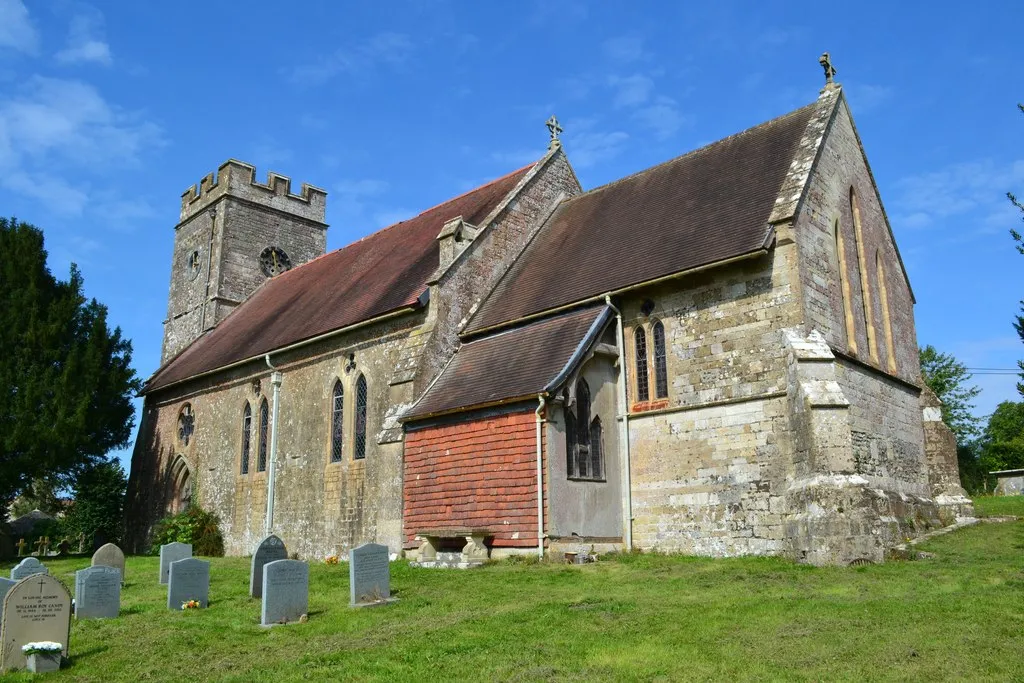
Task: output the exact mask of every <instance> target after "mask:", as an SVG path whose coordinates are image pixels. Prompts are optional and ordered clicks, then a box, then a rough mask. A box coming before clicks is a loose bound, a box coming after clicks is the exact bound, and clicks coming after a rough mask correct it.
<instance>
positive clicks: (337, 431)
mask: <svg viewBox="0 0 1024 683" xmlns="http://www.w3.org/2000/svg"><path fill="white" fill-rule="evenodd" d="M344 409H345V388H344V387H342V386H341V380H338V381H337V382H335V383H334V396H333V398H332V400H331V462H341V450H342V447H343V446H344V445H345V439H344V435H345V434H344V426H343V425H344V421H345V420H344V416H345V411H344Z"/></svg>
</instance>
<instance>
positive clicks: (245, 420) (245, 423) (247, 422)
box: [242, 401, 252, 474]
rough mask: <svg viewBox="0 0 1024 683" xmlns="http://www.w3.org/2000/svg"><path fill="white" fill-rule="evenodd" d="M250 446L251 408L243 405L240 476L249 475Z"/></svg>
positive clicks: (247, 404) (246, 404) (247, 403)
mask: <svg viewBox="0 0 1024 683" xmlns="http://www.w3.org/2000/svg"><path fill="white" fill-rule="evenodd" d="M251 446H252V408H250V407H249V402H248V401H246V403H245V410H243V411H242V474H249V451H250V447H251Z"/></svg>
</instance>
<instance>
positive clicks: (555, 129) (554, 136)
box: [544, 114, 562, 149]
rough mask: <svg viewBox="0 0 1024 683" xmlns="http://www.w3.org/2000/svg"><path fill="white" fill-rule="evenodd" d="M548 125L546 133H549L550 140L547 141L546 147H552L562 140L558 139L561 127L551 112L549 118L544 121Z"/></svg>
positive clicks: (559, 143)
mask: <svg viewBox="0 0 1024 683" xmlns="http://www.w3.org/2000/svg"><path fill="white" fill-rule="evenodd" d="M544 125H546V126H547V127H548V133H550V134H551V142H550V143H548V149H554V148H555V147H558V146H559V145H561V144H562V141H561V140H559V139H558V135H559V134H560V133H561V132H562V127H561V126H560V125H558V119H556V118H555V117H554V115H553V114H552V116H551V118H550V119H548V120H547V123H545V124H544Z"/></svg>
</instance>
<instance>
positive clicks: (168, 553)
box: [160, 543, 192, 583]
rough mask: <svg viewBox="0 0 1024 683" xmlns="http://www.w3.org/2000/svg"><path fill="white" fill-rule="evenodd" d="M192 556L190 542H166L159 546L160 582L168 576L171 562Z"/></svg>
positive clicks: (164, 580) (166, 579)
mask: <svg viewBox="0 0 1024 683" xmlns="http://www.w3.org/2000/svg"><path fill="white" fill-rule="evenodd" d="M187 557H192V544H191V543H168V544H167V545H162V546H160V583H167V581H168V579H169V578H170V571H171V563H172V562H177V561H178V560H184V559H185V558H187Z"/></svg>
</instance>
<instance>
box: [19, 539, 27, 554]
mask: <svg viewBox="0 0 1024 683" xmlns="http://www.w3.org/2000/svg"><path fill="white" fill-rule="evenodd" d="M27 545H28V543H25V539H24V538H21V539H18V557H24V556H25V547H26V546H27Z"/></svg>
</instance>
